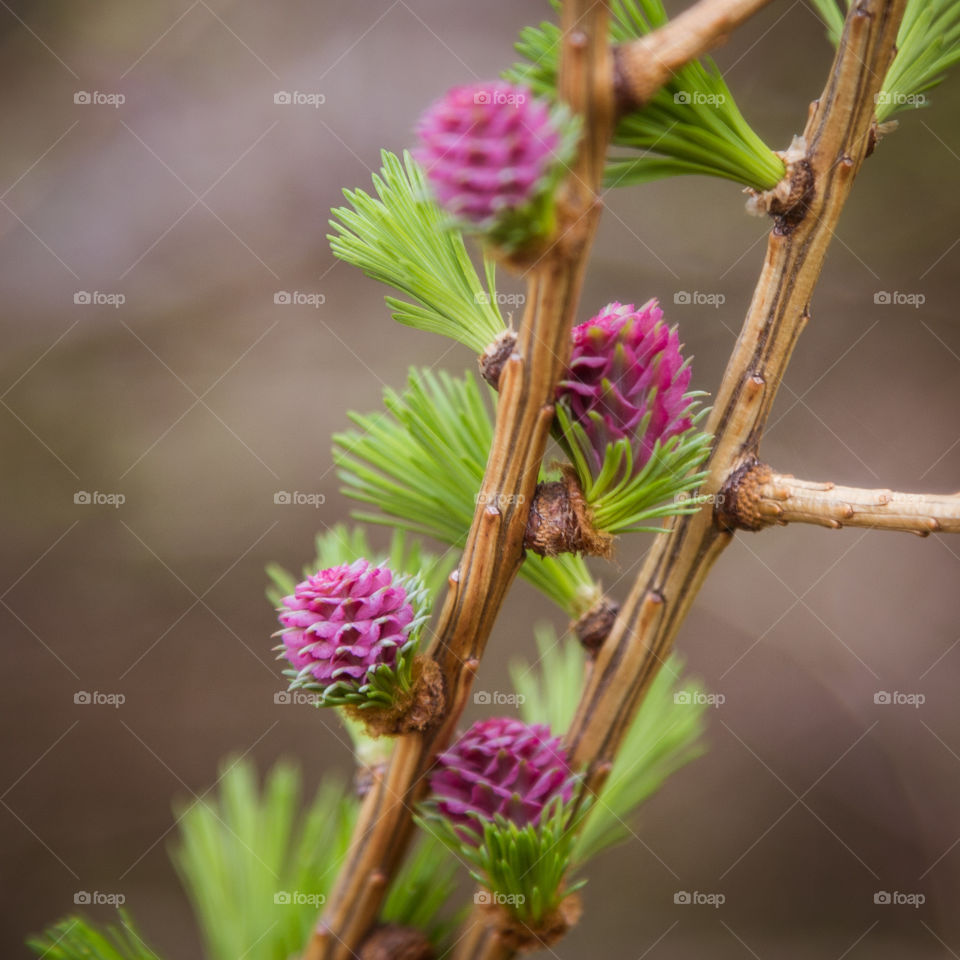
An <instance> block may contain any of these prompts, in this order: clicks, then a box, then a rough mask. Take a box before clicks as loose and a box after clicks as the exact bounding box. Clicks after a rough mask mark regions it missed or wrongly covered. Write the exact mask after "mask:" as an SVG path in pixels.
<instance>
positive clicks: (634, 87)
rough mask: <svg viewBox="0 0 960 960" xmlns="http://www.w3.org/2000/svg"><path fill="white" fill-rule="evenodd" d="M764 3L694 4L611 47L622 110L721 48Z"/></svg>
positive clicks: (704, 0)
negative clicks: (692, 62) (636, 38)
mask: <svg viewBox="0 0 960 960" xmlns="http://www.w3.org/2000/svg"><path fill="white" fill-rule="evenodd" d="M768 3H770V0H700V2H699V3H697V4H694V6H692V7H690V8H689V9H687V10H684V11H683V13H680V14H678V15H677V16H676V17H674V18H673V19H672V20H670V21H669V22H668V23H666V24H664V25H663V26H662V27H660V28H658V29H657V30H654V31H653V32H652V33H649V34H647V36H645V37H641V38H640V39H638V40H631V41H630V43H624V44H621V45H620V46H619V47H617V48H616V51H615V61H616V67H617V93H618V99H619V101H620V105H621V108H622V109H629V108H633V109H636V108H637V107H640V106H643V105H644V104H645V103H647V102H649V100H650V99H651V97H653V95H654V94H655V93H656V92H657V91H658V90H659V89H660V88H661V87H662V86H663V85H664V84H665V83H666V82H667V81H668V80H669V79H670V77H672V76H673V74H674V73H676V72H677V71H678V70H679V69H680V68H681V67H682V66H684V65H685V64H687V63H689V62H690V61H691V60H696V59H697V57H700V56H703V54H705V53H706V52H707V51H709V50H712V49H713V48H714V47H717V46H719V45H720V44H722V43H723V42H724V41H725V40H726V39H727V37H728V36H729V35H730V34H731V33H732V32H733V30H734V29H735V28H736V27H738V26H740V24H741V23H743V22H744V21H745V20H748V19H749V18H750V17H752V16H753V15H754V14H755V13H757V12H758V11H759V10H762V9H763V8H764V7H765V6H766V5H767V4H768Z"/></svg>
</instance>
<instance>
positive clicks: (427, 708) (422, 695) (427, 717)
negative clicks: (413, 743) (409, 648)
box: [342, 656, 446, 789]
mask: <svg viewBox="0 0 960 960" xmlns="http://www.w3.org/2000/svg"><path fill="white" fill-rule="evenodd" d="M445 707H446V697H445V696H444V693H443V674H441V672H440V668H439V667H438V666H437V664H436V662H435V661H434V660H432V659H431V658H430V657H426V656H419V657H416V658H415V659H414V661H413V682H412V684H411V686H410V690H409V692H408V693H407V695H406V696H405V697H398V699H397V701H396V702H395V703H394V704H393V706H391V707H387V708H381V707H373V708H369V709H363V708H362V707H357V706H353V705H349V704H348V705H347V706H345V707H343V708H342V709H343V710H344V712H345V713H347V714H348V715H349V716H350V718H351V719H353V720H357V721H359V722H360V723H362V724H363V726H364V728H365V729H366V732H367V733H368V734H369V735H370V736H371V737H396V736H400V735H401V734H404V733H413V732H422V731H424V730H427V729H429V728H430V727H432V726H434V725H436V723H437V722H438V721H439V720H440V719H441V718H442V717H443V713H444V708H445ZM372 783H373V779H372V778H371V780H370V782H369V783H368V784H367V788H368V789H369V787H370V785H371V784H372Z"/></svg>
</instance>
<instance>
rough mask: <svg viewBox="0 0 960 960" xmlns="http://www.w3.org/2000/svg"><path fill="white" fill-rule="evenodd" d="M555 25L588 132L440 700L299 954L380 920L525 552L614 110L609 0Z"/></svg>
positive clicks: (348, 950)
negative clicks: (428, 783)
mask: <svg viewBox="0 0 960 960" xmlns="http://www.w3.org/2000/svg"><path fill="white" fill-rule="evenodd" d="M563 26H564V45H563V49H562V53H561V61H560V62H561V72H560V76H561V80H560V96H561V98H562V99H563V100H564V101H566V102H567V103H568V104H569V106H570V107H571V108H572V110H573V111H574V112H575V113H578V114H579V115H580V116H581V117H582V118H583V127H584V131H585V134H584V136H583V138H582V143H581V146H580V149H579V151H578V154H577V157H576V159H575V161H574V165H573V167H572V169H571V171H570V173H569V175H568V176H567V177H566V179H565V181H564V183H563V184H562V185H561V189H560V192H559V195H558V228H557V234H556V238H555V240H554V242H553V243H552V244H551V245H550V247H549V248H548V249H547V250H546V251H545V252H544V253H543V255H542V256H541V257H540V258H539V260H538V261H537V262H536V263H535V264H534V265H533V266H532V267H530V269H529V270H528V273H527V299H526V309H525V311H524V315H523V320H522V322H521V325H520V330H519V334H518V337H517V344H516V348H515V350H514V352H513V353H512V354H511V356H510V357H509V358H508V359H507V361H506V363H505V364H504V366H503V370H502V373H501V374H500V378H499V391H500V397H499V401H498V404H497V417H496V425H495V429H494V437H493V443H492V447H491V450H490V455H489V459H488V461H487V467H486V472H485V474H484V479H483V485H482V486H481V488H480V491H479V494H478V496H477V510H476V513H475V515H474V519H473V523H472V524H471V527H470V532H469V534H468V536H467V541H466V545H465V547H464V552H463V557H462V559H461V561H460V564H459V567H458V569H457V570H456V571H455V572H454V574H452V575H451V578H450V589H449V590H448V592H447V596H446V601H445V603H444V606H443V609H442V610H441V612H440V616H439V619H438V622H437V626H436V632H435V634H434V637H433V640H432V642H431V645H430V650H429V654H430V655H431V656H432V657H433V659H434V660H435V661H436V663H437V664H438V666H439V667H440V670H441V672H442V674H443V679H444V687H445V691H446V703H447V712H446V715H445V716H444V718H443V721H442V722H441V723H439V724H438V725H437V726H435V727H433V728H432V729H429V730H427V731H425V732H424V733H417V734H406V735H403V736H401V737H398V738H397V743H396V745H395V749H394V752H393V755H392V758H391V760H390V763H389V765H388V766H387V768H386V770H385V771H384V772H383V773H382V774H381V776H379V777H377V778H375V779H374V782H373V784H372V786H371V789H370V792H369V793H368V795H367V797H366V798H365V800H364V803H363V806H362V808H361V810H360V815H359V818H358V821H357V824H356V826H355V828H354V833H353V839H352V842H351V846H350V849H349V852H348V855H347V858H346V860H345V861H344V862H343V863H342V864H341V866H340V871H339V874H338V876H337V881H336V883H335V885H334V889H333V892H332V893H331V895H330V897H329V899H328V902H327V907H326V910H325V911H324V914H323V917H322V918H321V921H320V923H319V924H318V926H317V928H316V930H315V931H314V934H313V935H312V937H311V939H310V942H309V943H308V945H307V949H306V951H305V954H304V957H305V960H349V958H351V957H354V956H355V954H356V951H357V950H358V948H359V947H360V945H361V943H362V942H363V939H364V937H365V936H366V934H367V932H368V931H369V930H370V928H371V926H372V925H373V923H374V922H375V921H376V918H377V914H378V912H379V910H380V906H381V904H382V902H383V898H384V896H385V894H386V891H387V888H388V886H389V882H390V878H391V877H392V876H393V874H394V873H395V871H396V868H397V866H398V865H399V863H400V861H401V859H402V857H403V854H404V852H405V850H406V847H407V844H408V842H409V840H410V836H411V834H412V827H413V820H412V817H413V812H414V810H415V808H416V804H417V802H418V801H419V799H420V797H421V796H422V794H423V791H424V788H425V775H426V773H427V772H428V771H429V768H430V765H431V763H432V761H433V758H434V756H435V755H436V754H437V752H438V751H440V750H442V749H443V747H444V746H445V745H446V743H447V742H448V740H449V738H450V734H451V732H452V730H453V728H454V727H455V726H456V723H457V721H458V720H459V717H460V714H461V712H462V710H463V705H464V703H465V701H466V697H467V694H468V692H469V688H470V685H471V683H472V682H473V676H474V674H475V672H476V668H477V666H478V665H479V660H480V657H481V656H482V654H483V650H484V647H485V646H486V642H487V638H488V637H489V635H490V630H491V629H492V627H493V623H494V621H495V619H496V616H497V614H498V613H499V610H500V607H501V605H502V603H503V599H504V597H505V596H506V593H507V590H508V589H509V587H510V585H511V583H512V582H513V579H514V577H515V576H516V573H517V571H518V570H519V568H520V564H521V562H522V560H523V539H524V533H525V530H526V523H527V514H528V511H529V504H530V502H531V500H532V498H533V493H534V488H535V487H536V484H537V479H538V474H539V470H540V463H541V461H542V459H543V454H544V451H545V449H546V443H547V437H548V433H549V429H550V423H551V421H552V419H553V399H554V393H555V390H556V385H557V382H558V381H559V379H560V376H561V375H562V373H563V371H564V370H565V368H566V363H567V359H568V356H569V350H570V328H571V326H572V325H573V321H574V319H575V315H576V308H577V303H578V301H579V297H580V289H581V286H582V284H583V274H584V270H585V267H586V262H587V257H588V253H589V250H590V246H591V244H592V241H593V236H594V234H595V232H596V226H597V221H598V219H599V213H600V206H599V202H598V200H597V192H598V188H599V183H600V178H601V176H602V172H603V165H604V159H605V154H606V148H607V144H608V142H609V139H610V133H611V131H612V128H613V116H614V105H613V63H612V57H611V55H610V52H609V47H608V45H607V42H606V38H607V10H606V4H605V3H602V2H601V3H598V2H596V0H589V2H588V0H567V2H566V3H565V4H564V21H563ZM598 37H599V38H601V40H600V41H598V40H597V38H598Z"/></svg>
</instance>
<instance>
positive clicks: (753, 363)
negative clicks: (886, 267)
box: [567, 0, 906, 787]
mask: <svg viewBox="0 0 960 960" xmlns="http://www.w3.org/2000/svg"><path fill="white" fill-rule="evenodd" d="M905 3H906V0H858V2H857V3H854V4H852V5H851V7H850V10H849V13H848V15H847V20H846V25H845V27H844V32H843V36H842V38H841V41H840V45H839V47H838V50H837V55H836V58H835V60H834V63H833V67H832V69H831V72H830V77H829V79H828V81H827V85H826V87H825V89H824V91H823V93H822V94H821V97H820V99H819V101H817V102H816V103H815V104H814V105H813V107H812V109H811V113H810V117H809V120H808V123H807V127H806V130H805V131H804V142H805V150H806V153H805V164H806V166H807V167H808V168H809V171H810V172H811V174H812V183H811V184H810V189H809V190H808V191H806V196H805V197H804V202H805V207H804V210H803V215H802V217H800V218H798V219H795V218H787V219H784V218H779V219H778V220H777V222H776V224H775V226H774V228H773V230H772V232H771V235H770V238H769V241H768V246H767V253H766V259H765V261H764V265H763V270H762V272H761V275H760V280H759V282H758V284H757V287H756V290H755V292H754V296H753V300H752V302H751V304H750V308H749V311H748V313H747V317H746V319H745V321H744V324H743V328H742V330H741V333H740V337H739V339H738V341H737V345H736V347H735V349H734V352H733V354H732V356H731V358H730V361H729V363H728V365H727V370H726V373H725V374H724V377H723V381H722V383H721V386H720V390H719V392H718V396H717V402H716V404H715V406H714V408H713V412H712V414H711V417H710V421H709V423H708V426H707V430H708V431H709V432H711V433H713V434H714V437H715V440H714V444H713V448H712V451H711V454H710V457H709V459H708V463H707V468H708V470H709V474H708V477H707V479H706V481H705V482H704V484H703V486H702V487H701V493H704V494H707V495H710V496H711V498H715V497H716V495H718V494H720V492H721V491H722V489H723V487H724V485H725V483H726V482H727V479H728V477H730V476H731V474H733V473H734V472H735V471H736V470H737V469H738V468H740V467H741V466H742V465H743V464H745V463H748V462H751V461H753V460H755V457H756V450H757V447H758V444H759V442H760V437H761V434H762V432H763V428H764V425H765V423H766V421H767V418H768V416H769V412H770V408H771V406H772V404H773V401H774V397H775V396H776V392H777V389H778V387H779V385H780V382H781V380H782V377H783V374H784V371H785V370H786V367H787V364H788V362H789V360H790V356H791V354H792V352H793V348H794V346H795V345H796V342H797V338H798V337H799V335H800V332H801V331H802V329H803V327H804V326H805V324H806V323H807V321H808V320H809V303H810V297H811V294H812V292H813V288H814V285H815V283H816V281H817V279H818V277H819V275H820V270H821V267H822V265H823V261H824V257H825V254H826V250H827V246H828V244H829V242H830V239H831V237H832V234H833V231H834V228H835V227H836V224H837V221H838V220H839V217H840V212H841V210H842V208H843V205H844V203H845V202H846V199H847V197H848V196H849V194H850V190H851V188H852V184H853V180H854V177H855V176H856V174H857V172H858V171H859V169H860V166H861V163H862V162H863V158H864V156H865V154H866V153H867V150H868V146H869V143H870V130H871V125H872V122H873V104H874V96H875V94H876V93H877V92H878V91H879V89H880V85H881V83H882V81H883V78H884V76H885V74H886V71H887V68H888V66H889V63H890V60H891V58H892V56H893V51H894V44H895V41H896V35H897V30H898V28H899V24H900V21H901V19H902V17H903V9H904V6H905ZM731 537H732V534H731V533H730V532H727V531H724V530H721V529H720V528H719V527H718V526H717V525H716V524H715V523H714V518H713V508H712V506H710V505H705V506H704V507H703V508H702V509H701V510H700V511H699V512H697V513H696V514H692V515H689V516H682V517H678V518H676V519H675V520H674V521H673V524H672V527H671V530H670V532H669V534H667V535H666V536H663V537H659V538H657V540H656V542H655V543H654V546H653V549H652V551H651V553H650V554H649V556H648V558H647V561H646V563H645V564H644V567H643V569H642V570H641V572H640V574H639V576H638V578H637V581H636V583H635V585H634V588H633V590H632V591H631V594H630V596H629V598H628V600H627V602H626V603H625V604H624V606H623V608H622V610H621V612H620V615H619V616H618V618H617V621H616V623H615V624H614V627H613V629H612V631H611V634H610V637H609V639H608V640H607V642H606V643H605V644H604V646H603V648H602V649H601V651H600V654H599V656H598V658H597V662H596V665H595V667H594V669H593V671H592V673H591V674H590V678H589V680H588V683H587V687H586V689H585V691H584V694H583V697H582V699H581V701H580V705H579V708H578V710H577V714H576V717H575V718H574V721H573V724H572V726H571V729H570V731H569V733H568V736H567V739H568V745H569V748H570V750H571V753H572V759H573V762H574V763H575V764H576V765H577V766H580V767H582V768H585V770H586V781H587V785H588V787H594V786H595V785H597V784H599V783H601V782H602V779H603V777H604V776H605V774H606V773H607V772H608V771H609V769H610V765H611V764H612V762H613V760H614V757H615V756H616V752H617V749H618V747H619V745H620V743H621V742H622V740H623V737H624V736H625V734H626V732H627V731H628V730H629V728H630V725H631V723H632V721H633V718H634V716H635V715H636V711H637V709H638V708H639V705H640V702H641V700H642V698H643V696H644V694H645V692H646V691H647V689H648V688H649V685H650V683H651V681H652V680H653V678H654V676H655V675H656V673H657V670H658V669H659V667H660V665H661V664H662V663H663V662H664V660H665V658H666V656H667V654H668V653H669V650H670V647H671V646H672V643H673V639H674V637H675V635H676V633H677V630H678V628H679V626H680V624H681V623H682V621H683V618H684V616H685V615H686V613H687V611H688V610H689V608H690V606H691V604H692V603H693V599H694V597H695V596H696V594H697V591H698V590H699V588H700V586H701V584H702V583H703V581H704V579H705V577H706V575H707V572H708V571H709V569H710V567H711V566H712V564H713V562H714V561H715V560H716V558H717V557H718V556H719V554H720V553H721V551H722V550H723V548H724V547H725V546H726V545H727V544H728V543H729V542H730V539H731Z"/></svg>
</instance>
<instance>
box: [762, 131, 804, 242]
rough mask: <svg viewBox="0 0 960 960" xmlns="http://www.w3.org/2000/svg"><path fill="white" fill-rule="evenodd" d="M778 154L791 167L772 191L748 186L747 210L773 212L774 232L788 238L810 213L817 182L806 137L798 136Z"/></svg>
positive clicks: (788, 167)
mask: <svg viewBox="0 0 960 960" xmlns="http://www.w3.org/2000/svg"><path fill="white" fill-rule="evenodd" d="M777 156H778V157H780V158H781V159H782V160H783V162H784V164H785V165H786V168H787V169H786V173H785V174H784V176H783V179H782V180H781V181H780V182H779V183H778V184H777V185H776V186H775V187H773V188H772V189H770V190H764V191H763V192H758V191H756V190H754V189H753V188H752V187H747V189H746V190H745V191H744V192H745V193H747V194H748V195H749V197H750V199H749V200H747V212H748V213H751V214H753V215H755V216H764V215H767V214H769V215H770V216H772V217H773V218H774V227H773V232H774V234H775V235H776V236H780V237H786V236H789V235H790V234H791V233H793V231H794V230H795V229H796V228H797V226H798V225H799V224H800V223H802V222H803V219H804V217H805V216H806V215H807V210H808V209H809V208H810V203H811V201H812V200H813V195H814V190H815V185H816V184H815V177H814V172H813V167H812V166H811V164H810V161H809V159H807V142H806V140H805V139H804V138H803V137H802V136H795V137H794V138H793V142H792V143H791V144H790V146H789V147H788V148H787V149H786V150H783V151H779V152H778V153H777Z"/></svg>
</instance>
